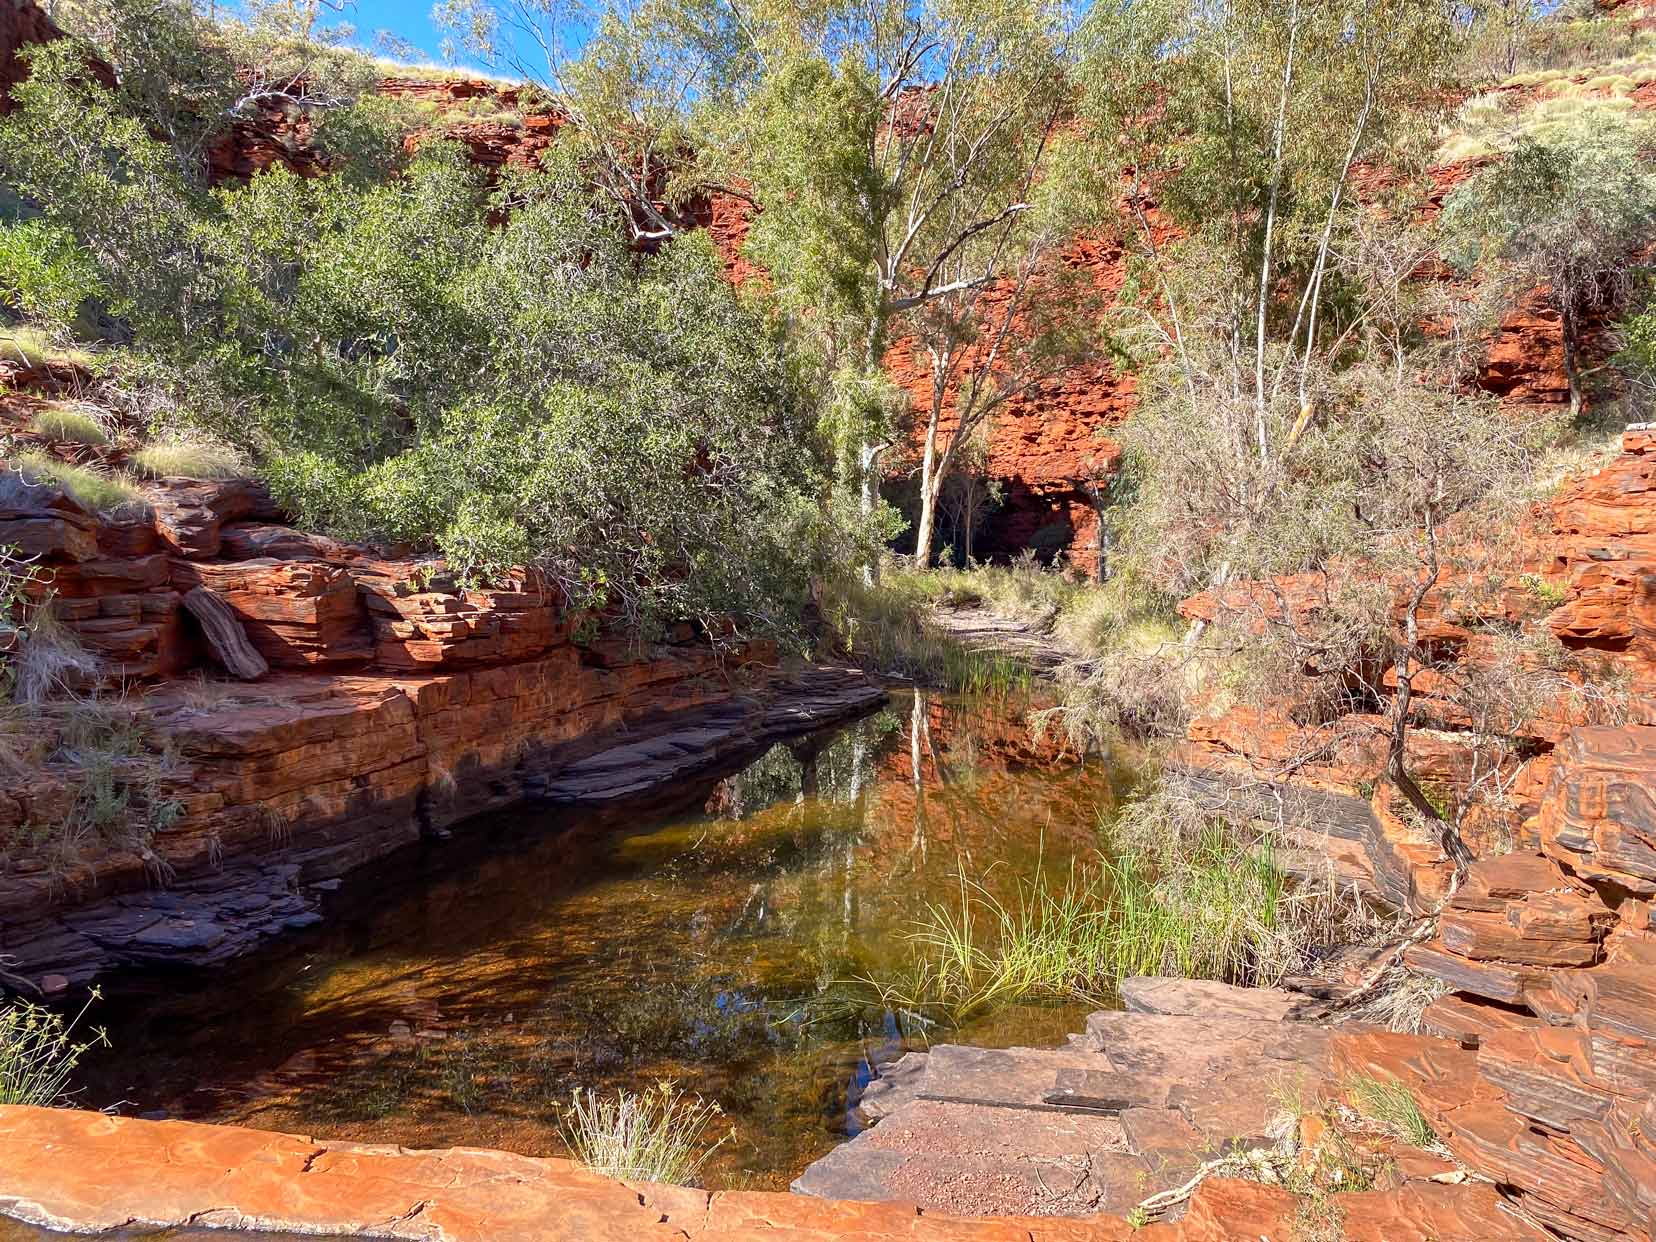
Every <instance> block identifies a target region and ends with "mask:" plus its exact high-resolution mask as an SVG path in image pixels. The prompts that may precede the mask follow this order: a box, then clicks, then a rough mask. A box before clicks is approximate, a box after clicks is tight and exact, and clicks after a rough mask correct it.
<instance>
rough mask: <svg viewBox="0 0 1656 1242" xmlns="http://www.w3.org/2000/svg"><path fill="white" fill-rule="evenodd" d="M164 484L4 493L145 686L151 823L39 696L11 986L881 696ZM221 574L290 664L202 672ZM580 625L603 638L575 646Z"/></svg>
mask: <svg viewBox="0 0 1656 1242" xmlns="http://www.w3.org/2000/svg"><path fill="white" fill-rule="evenodd" d="M152 498H153V504H154V516H153V519H151V520H150V521H149V522H148V523H147V524H146V523H144V522H138V521H128V522H124V523H120V524H117V525H110V524H108V523H105V522H101V521H99V520H98V519H96V518H95V517H94V516H93V515H91V514H89V513H87V512H85V511H84V510H82V509H81V508H80V507H79V506H78V505H76V504H75V503H74V502H73V501H72V500H70V499H69V498H68V497H67V496H65V495H63V494H62V493H60V492H56V491H53V490H51V489H48V488H45V487H34V488H24V489H21V490H20V491H19V492H18V494H17V495H16V496H14V497H13V498H12V499H11V500H10V501H8V502H6V504H5V506H4V507H0V545H12V546H16V547H19V548H21V549H22V550H23V551H24V552H25V553H26V554H28V555H31V556H33V557H35V558H37V559H36V565H37V570H38V573H39V580H38V582H37V583H36V585H35V588H34V590H35V593H36V595H37V597H38V598H39V599H40V601H41V602H40V604H39V605H38V606H39V607H42V608H46V609H49V610H50V611H51V612H52V613H53V614H54V615H55V616H56V617H57V618H58V620H59V621H60V622H61V623H62V624H63V625H64V627H65V628H66V629H68V630H69V631H70V632H71V633H73V634H74V635H75V636H77V637H78V638H79V640H80V641H81V642H82V643H83V644H84V645H85V646H86V647H87V648H88V649H89V650H92V651H94V652H95V653H97V654H98V655H99V656H100V657H101V660H102V663H103V667H104V670H105V672H106V674H107V675H108V678H109V679H113V680H115V681H118V682H120V683H122V684H124V686H125V692H124V704H123V705H122V706H119V707H118V708H115V709H113V710H118V711H119V712H121V713H123V714H125V713H130V715H131V718H132V720H133V721H135V722H136V723H135V727H136V728H137V729H138V730H140V731H141V733H142V738H143V741H142V743H141V745H140V746H139V747H138V748H137V749H136V750H133V751H132V753H123V754H117V755H116V756H115V757H114V763H115V764H116V766H117V769H118V771H119V773H120V774H121V777H122V780H124V781H125V783H126V784H127V786H128V787H129V789H132V790H136V789H139V788H141V794H138V793H129V795H128V796H129V799H131V800H132V803H131V805H130V806H129V807H128V808H127V810H128V816H127V819H128V820H129V821H130V820H137V821H140V822H121V823H116V824H113V825H109V824H105V825H103V826H102V827H98V826H97V825H96V824H94V823H93V822H92V821H93V820H94V818H95V817H93V816H91V815H90V813H89V811H88V799H89V798H91V797H93V790H92V787H91V786H90V785H89V783H88V782H89V780H90V778H89V776H88V768H87V764H88V762H89V759H88V755H87V754H86V753H83V752H84V747H83V748H82V749H81V750H77V749H76V748H75V746H74V745H71V744H70V743H69V742H68V741H66V740H65V739H66V738H67V736H68V733H67V730H68V729H69V728H70V726H71V724H72V721H71V720H70V719H69V718H68V716H67V713H72V712H73V711H75V710H76V709H74V708H73V707H67V706H57V707H51V706H49V707H47V708H46V709H43V711H42V712H41V714H40V715H39V718H38V720H37V725H38V727H39V729H40V731H41V733H42V736H41V737H40V738H39V739H38V743H39V744H38V746H37V748H36V752H35V754H36V761H35V762H34V763H31V764H24V765H22V766H20V767H14V768H13V769H12V770H10V771H8V772H7V773H5V774H4V775H0V858H3V865H0V955H4V956H5V957H7V958H9V959H11V964H10V965H9V966H8V971H9V972H10V975H11V982H12V983H13V985H14V986H18V985H21V986H32V987H33V988H34V989H36V990H39V991H42V992H47V993H50V992H53V991H57V990H62V989H63V988H65V987H67V986H69V985H70V984H71V983H75V982H79V981H83V980H86V979H89V978H91V977H92V976H94V975H95V974H97V973H98V972H99V971H101V970H103V969H106V968H108V967H109V966H111V965H112V964H116V963H120V962H132V961H139V962H156V961H189V962H197V963H207V962H216V961H222V960H224V959H226V958H228V957H231V956H234V955H236V954H238V953H240V952H243V951H245V950H246V949H247V948H249V947H250V946H251V945H252V944H253V943H255V942H257V940H259V939H260V938H261V937H263V936H265V935H270V934H275V933H277V932H280V931H282V930H283V929H284V928H289V927H293V926H299V925H303V924H304V923H306V922H309V921H312V920H313V919H314V917H315V916H314V914H313V913H312V909H313V907H314V905H315V904H316V900H315V898H316V892H315V889H314V887H313V886H314V884H315V883H316V882H317V881H321V880H326V879H329V878H331V877H334V876H338V875H341V874H343V873H344V872H346V871H348V870H350V869H351V868H353V867H356V866H360V865H362V864H363V863H366V862H368V861H371V860H372V859H374V858H377V857H379V856H381V855H383V854H385V853H387V852H389V851H391V850H393V849H395V848H397V847H399V846H402V845H405V844H408V843H410V842H412V841H416V840H418V839H419V837H420V836H421V834H422V833H431V832H441V831H444V830H446V829H447V828H448V827H450V826H451V825H454V824H456V823H458V822H460V821H462V820H464V819H467V818H469V817H472V816H475V815H477V814H479V813H482V812H485V811H491V810H498V809H502V808H505V807H509V806H513V805H516V804H518V803H521V802H524V801H535V800H540V801H555V802H560V803H569V802H582V801H588V802H601V801H606V800H611V799H614V798H617V797H622V796H632V795H640V794H645V793H649V792H651V791H652V790H653V789H656V788H659V787H661V786H662V785H663V784H665V783H667V782H669V781H672V780H676V779H679V778H682V777H683V776H685V775H687V774H688V773H690V772H694V771H697V770H700V769H704V768H706V767H708V766H710V765H712V764H714V763H716V762H718V761H720V760H723V759H728V758H729V757H731V756H732V755H734V754H738V753H741V752H743V751H744V750H746V749H749V748H752V747H755V746H758V745H759V744H761V743H762V742H763V741H765V740H766V739H767V738H769V737H772V736H775V735H777V734H780V733H783V732H788V731H799V730H802V729H806V728H810V727H813V726H816V725H820V724H823V723H827V722H830V721H832V720H835V719H838V718H841V717H843V716H845V715H847V714H851V713H855V712H858V711H861V710H864V709H866V708H868V707H870V706H872V705H873V704H874V703H875V702H877V701H878V700H879V699H880V698H881V697H882V694H881V692H880V691H879V690H878V689H877V688H875V687H874V686H873V685H871V684H870V683H868V682H867V681H865V680H864V679H862V678H861V677H860V676H856V675H854V674H849V673H844V672H841V671H838V670H828V669H816V670H813V669H809V668H807V669H803V670H796V671H794V672H784V671H783V670H782V668H781V667H780V665H779V662H778V660H777V655H776V651H775V649H774V647H773V646H772V645H770V644H768V643H764V642H749V643H745V644H737V645H731V644H728V643H727V644H724V645H723V646H722V647H720V648H718V649H716V648H715V646H714V645H713V644H712V643H711V642H709V641H708V639H707V638H706V637H705V636H703V635H701V634H699V633H698V632H696V631H695V629H694V628H693V627H690V626H688V625H686V626H681V627H679V628H678V629H677V630H676V631H675V632H674V633H673V634H671V635H669V636H668V637H669V639H670V641H668V642H665V643H660V644H656V645H653V646H648V647H645V646H639V645H635V644H633V643H632V642H630V641H629V640H627V639H626V638H624V637H622V636H620V635H619V634H606V633H605V632H604V629H603V627H602V626H601V625H598V626H597V627H596V629H594V625H595V623H596V622H599V621H601V619H600V618H586V619H585V620H584V621H583V619H582V618H578V617H576V616H573V615H571V614H570V613H569V611H568V610H567V609H565V608H564V607H563V605H562V602H561V600H560V599H559V597H558V593H557V591H556V589H555V588H553V587H552V586H550V585H549V584H546V583H543V582H540V581H538V580H537V579H536V578H535V577H534V576H533V575H530V574H520V575H519V576H518V578H517V580H516V581H515V582H512V583H506V584H502V585H501V586H500V587H497V588H495V589H489V590H471V589H466V588H464V587H462V586H460V585H459V584H456V583H455V582H454V581H453V580H452V579H451V578H449V577H447V576H446V575H445V573H444V569H443V566H442V564H441V563H440V562H436V561H432V560H410V559H404V560H396V559H386V558H383V557H380V556H376V555H374V554H372V553H371V552H369V551H368V550H366V549H360V548H353V547H348V546H345V545H341V544H337V543H334V542H332V541H329V540H322V539H317V538H314V537H310V536H306V535H304V534H301V533H300V532H298V531H294V530H291V529H289V528H287V527H285V526H281V525H278V524H276V523H275V522H273V521H272V520H271V519H272V518H274V517H276V516H278V515H277V514H276V512H275V510H274V507H273V506H272V505H271V504H270V501H269V499H268V497H266V496H265V495H264V493H263V491H262V489H260V488H259V487H258V486H257V485H255V484H252V483H249V482H246V481H242V480H231V481H229V482H224V483H203V482H195V481H189V480H170V481H164V482H163V483H161V484H158V485H157V486H156V487H155V488H153V489H152ZM202 590H205V591H207V592H210V593H211V595H212V596H213V597H215V598H217V599H218V600H219V601H222V603H223V604H224V605H226V606H227V609H228V612H229V614H230V616H232V617H233V618H234V623H236V624H239V625H240V626H241V627H242V628H243V629H244V630H245V633H246V635H247V638H248V639H249V641H250V643H251V645H252V647H253V648H254V649H256V650H257V652H258V653H259V654H260V655H261V656H262V657H263V658H264V660H265V661H266V662H267V663H268V664H269V666H270V667H271V668H272V669H273V670H275V671H274V672H273V673H272V674H271V675H269V676H267V677H263V678H261V679H259V680H257V681H254V682H246V683H244V682H235V681H231V680H227V679H224V678H223V677H222V676H211V677H209V676H207V675H206V667H207V666H208V665H209V664H210V652H209V644H208V643H207V641H206V639H205V636H204V635H203V634H202V632H201V631H200V628H199V625H198V623H197V622H196V620H195V618H194V617H193V616H192V615H191V614H190V613H189V612H188V611H187V610H186V609H184V608H183V606H182V600H183V595H184V593H185V592H189V591H202ZM578 622H580V623H581V627H582V629H583V630H586V629H594V633H595V634H596V635H597V636H596V637H593V638H581V639H580V640H577V636H576V628H577V623H578ZM192 668H193V669H195V670H197V671H196V672H195V674H194V675H193V676H185V674H186V673H187V672H188V671H189V670H191V669H192ZM106 693H107V692H106ZM129 749H131V748H130V746H129ZM606 757H607V762H606V761H605V759H606ZM140 799H141V802H142V805H140V804H139V800H140ZM158 806H165V807H166V808H167V811H166V813H165V814H163V815H159V816H158V815H156V814H155V813H154V811H155V808H156V807H158Z"/></svg>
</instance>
